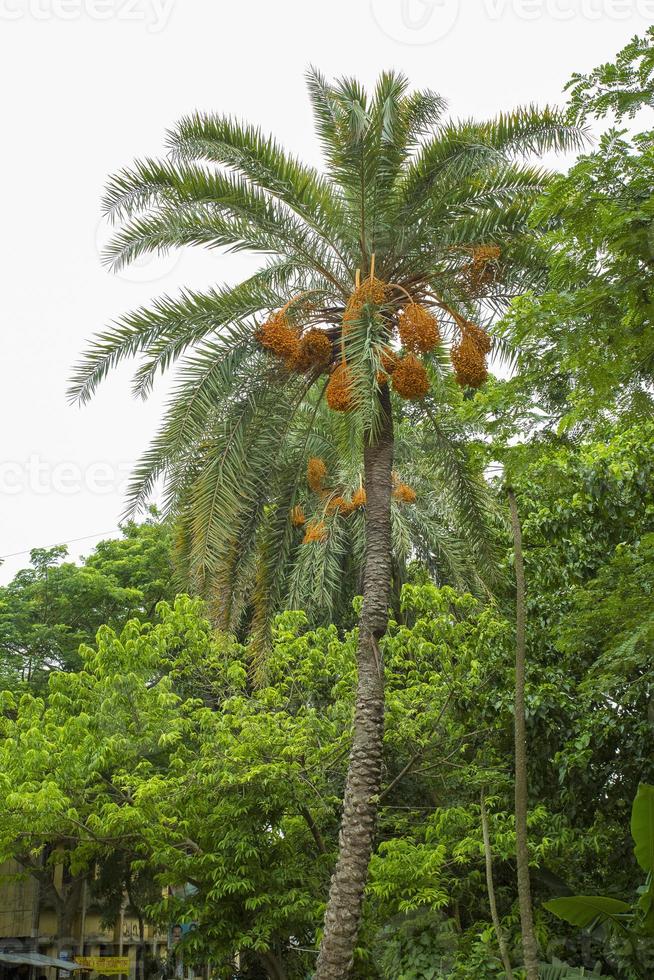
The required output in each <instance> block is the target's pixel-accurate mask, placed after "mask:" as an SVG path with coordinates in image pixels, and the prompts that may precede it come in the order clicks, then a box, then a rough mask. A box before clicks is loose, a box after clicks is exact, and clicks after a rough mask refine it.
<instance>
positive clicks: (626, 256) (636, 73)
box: [505, 29, 654, 429]
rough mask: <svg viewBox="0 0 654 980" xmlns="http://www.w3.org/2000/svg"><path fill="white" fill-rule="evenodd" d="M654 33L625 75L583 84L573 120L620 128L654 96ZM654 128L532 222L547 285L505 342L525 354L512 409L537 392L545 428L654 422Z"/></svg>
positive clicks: (578, 84) (599, 159)
mask: <svg viewBox="0 0 654 980" xmlns="http://www.w3.org/2000/svg"><path fill="white" fill-rule="evenodd" d="M653 42H654V32H653V31H652V30H651V29H650V30H649V31H648V33H647V35H646V37H645V38H643V39H640V40H639V39H634V41H632V42H631V44H630V45H628V46H627V47H626V48H625V49H624V51H623V52H621V53H620V55H619V56H618V59H617V61H616V63H615V64H612V65H604V66H602V67H601V68H599V69H597V70H596V71H595V72H593V73H591V75H590V76H587V77H584V76H574V77H573V79H572V81H571V83H570V86H569V87H571V90H572V95H571V103H570V111H571V114H572V115H573V116H579V115H581V116H582V117H583V118H586V117H587V116H589V115H596V116H600V117H601V116H603V115H605V114H606V112H607V111H608V110H613V111H614V112H615V113H616V114H617V117H618V119H620V117H621V116H623V115H626V116H631V115H633V113H634V112H635V111H636V110H637V109H638V108H640V107H641V106H651V105H652V100H653V98H654V96H653V94H652V93H653V91H654V89H653V83H652V73H653V65H654V47H653ZM652 133H653V131H652V129H651V127H650V128H648V129H646V130H645V131H643V132H640V133H635V134H632V133H630V132H629V131H628V130H626V129H616V128H612V129H610V130H608V131H607V132H606V133H604V134H603V135H602V136H601V138H600V141H599V146H598V147H597V148H596V149H595V150H594V151H593V152H592V153H590V154H588V155H587V156H582V157H580V158H579V160H577V161H576V162H575V164H574V165H573V166H572V167H571V168H570V170H569V171H568V173H567V174H565V175H562V176H560V177H558V178H556V179H555V180H554V181H553V182H552V184H551V185H550V186H549V187H548V189H547V191H546V192H545V193H544V194H543V196H542V197H541V199H540V200H539V201H538V203H537V205H536V207H535V209H534V212H533V221H534V223H535V224H536V225H538V226H539V227H542V226H543V225H546V226H549V228H550V231H549V232H548V233H547V234H546V235H545V236H544V238H543V239H542V242H541V244H542V246H543V247H544V248H545V249H546V251H547V254H548V258H547V259H546V261H547V262H548V266H549V284H548V287H547V288H546V289H545V290H544V291H543V292H542V293H540V294H535V293H527V294H525V295H524V296H523V297H521V298H520V299H518V300H516V302H515V303H514V304H513V306H512V309H511V311H510V314H509V316H508V318H507V321H506V330H505V334H506V336H507V338H509V339H510V341H511V343H513V344H516V345H518V346H519V348H520V355H519V357H518V362H519V364H520V367H521V373H520V376H519V377H518V378H516V379H514V380H513V381H511V382H509V385H508V388H509V390H508V392H507V394H506V397H507V398H508V399H509V400H510V398H511V397H512V395H514V394H516V393H517V396H518V398H520V397H521V396H520V394H519V392H520V391H522V392H524V391H527V392H529V393H530V397H531V399H532V402H533V400H537V401H538V402H539V408H540V409H541V411H540V412H539V416H540V424H542V422H543V415H544V420H545V421H546V422H548V423H549V424H550V425H552V426H557V425H558V426H559V427H561V428H563V429H568V428H571V427H576V428H577V429H585V428H588V426H589V425H591V424H593V423H594V422H595V421H596V420H597V419H598V418H602V417H610V415H611V413H613V412H615V411H616V410H619V411H622V412H624V411H631V412H635V413H636V414H638V415H642V414H643V413H648V414H651V411H652V402H651V382H652V377H653V371H654V347H653V345H652V331H651V329H649V328H650V325H651V319H652V295H653V293H652V290H653V285H654V283H653V278H652V277H653V275H654V235H653V232H652V229H653V227H654V225H653V222H654V199H653V197H652V183H653V176H654V143H653V140H652Z"/></svg>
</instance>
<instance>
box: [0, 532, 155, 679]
mask: <svg viewBox="0 0 654 980" xmlns="http://www.w3.org/2000/svg"><path fill="white" fill-rule="evenodd" d="M30 557H31V567H30V568H26V569H23V570H22V571H20V572H18V573H17V574H16V576H15V577H14V579H13V580H12V581H11V582H10V583H9V585H6V586H3V587H2V588H0V683H1V684H2V686H3V687H5V688H9V689H19V688H21V687H22V686H23V685H25V684H28V685H29V686H30V687H31V688H32V689H34V688H37V689H38V688H41V687H42V686H43V685H44V684H45V682H46V680H47V676H48V674H49V672H50V671H52V670H75V669H78V668H79V666H80V664H81V661H80V658H79V654H78V648H79V646H80V644H81V643H90V642H92V640H93V639H94V637H95V633H96V631H97V630H98V629H99V627H100V626H102V625H104V624H108V625H110V626H116V627H118V628H121V627H122V626H123V625H124V624H125V623H126V622H127V621H128V620H129V619H132V618H134V617H135V616H138V617H140V618H142V619H149V618H150V617H151V616H152V615H153V613H154V610H155V607H156V605H157V603H158V602H159V601H160V600H161V599H167V598H170V597H172V595H174V588H173V568H172V555H171V541H170V533H169V530H168V528H167V526H166V525H165V524H164V523H162V522H161V521H160V520H159V518H158V516H157V515H156V513H153V514H152V515H151V517H150V518H148V520H146V521H145V522H144V523H141V524H136V523H133V522H128V523H127V524H125V525H124V526H123V528H122V537H121V538H117V539H112V540H107V541H101V542H100V543H99V544H98V545H96V547H95V548H94V550H93V552H92V553H91V554H90V555H89V556H88V557H87V558H85V559H83V561H82V563H81V564H80V565H76V564H74V563H73V562H67V561H64V559H65V557H66V549H65V548H63V547H56V548H50V549H43V548H35V549H33V551H32V552H31V556H30Z"/></svg>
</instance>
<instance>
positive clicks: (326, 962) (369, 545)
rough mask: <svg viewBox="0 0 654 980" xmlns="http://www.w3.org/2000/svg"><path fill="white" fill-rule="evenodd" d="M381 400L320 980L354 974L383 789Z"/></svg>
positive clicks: (387, 514) (386, 534)
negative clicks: (349, 736)
mask: <svg viewBox="0 0 654 980" xmlns="http://www.w3.org/2000/svg"><path fill="white" fill-rule="evenodd" d="M380 400H381V424H380V428H379V431H378V433H377V434H376V437H375V439H374V440H371V441H370V442H369V443H368V445H367V446H366V448H365V450H364V471H365V489H366V558H365V566H364V575H363V607H362V610H361V617H360V619H359V646H358V651H357V666H358V685H357V697H356V706H355V711H354V734H353V740H352V751H351V753H350V763H349V767H348V773H347V780H346V783H345V797H344V801H343V815H342V818H341V830H340V835H339V854H338V861H337V863H336V869H335V871H334V874H333V877H332V881H331V886H330V889H329V900H328V903H327V910H326V912H325V925H324V933H323V939H322V943H321V945H320V954H319V956H318V963H317V966H316V972H315V974H314V978H315V980H341V978H345V977H347V976H348V975H349V973H350V969H351V966H352V959H353V956H354V948H355V945H356V940H357V935H358V932H359V923H360V920H361V907H362V904H363V894H364V890H365V886H366V880H367V877H368V864H369V862H370V855H371V852H372V847H373V839H374V833H375V821H376V816H377V795H378V793H379V790H380V784H381V769H382V750H383V737H384V674H383V666H382V662H381V654H380V652H379V645H378V641H379V639H380V637H382V636H383V635H384V633H385V632H386V627H387V625H388V606H389V602H390V594H391V577H392V572H391V471H392V469H393V422H392V416H391V405H390V395H389V393H388V391H387V389H385V388H383V389H382V390H381V392H380Z"/></svg>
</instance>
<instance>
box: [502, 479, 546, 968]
mask: <svg viewBox="0 0 654 980" xmlns="http://www.w3.org/2000/svg"><path fill="white" fill-rule="evenodd" d="M506 494H507V497H508V501H509V510H510V512H511V527H512V530H513V552H514V555H515V583H516V589H515V603H516V644H515V841H516V866H517V876H518V903H519V905H520V926H521V931H522V952H523V956H524V961H525V971H526V974H527V980H538V944H537V943H536V933H535V932H534V916H533V911H532V905H531V886H530V883H529V849H528V846H527V803H528V797H527V734H526V723H525V661H526V641H525V615H526V612H525V609H526V592H525V566H524V560H523V556H522V530H521V527H520V517H519V515H518V505H517V503H516V498H515V493H514V492H513V490H512V488H511V487H507V491H506Z"/></svg>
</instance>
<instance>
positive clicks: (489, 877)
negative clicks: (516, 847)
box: [480, 790, 513, 980]
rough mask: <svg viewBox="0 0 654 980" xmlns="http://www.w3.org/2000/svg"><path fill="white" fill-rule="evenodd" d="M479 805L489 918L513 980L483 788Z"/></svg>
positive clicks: (509, 978)
mask: <svg viewBox="0 0 654 980" xmlns="http://www.w3.org/2000/svg"><path fill="white" fill-rule="evenodd" d="M480 806H481V832H482V835H483V838H484V855H485V857H486V887H487V889H488V904H489V905H490V913H491V919H492V920H493V926H494V928H495V935H496V936H497V945H498V946H499V949H500V956H501V958H502V963H503V965H504V972H505V974H506V977H507V980H513V970H512V969H511V960H510V959H509V951H508V949H507V947H506V939H505V938H504V932H503V931H502V923H501V922H500V917H499V915H498V913H497V902H496V901H495V882H494V881H493V854H492V851H491V843H490V833H489V830H488V814H487V813H486V800H485V799H484V791H483V790H482V791H481V797H480Z"/></svg>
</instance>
